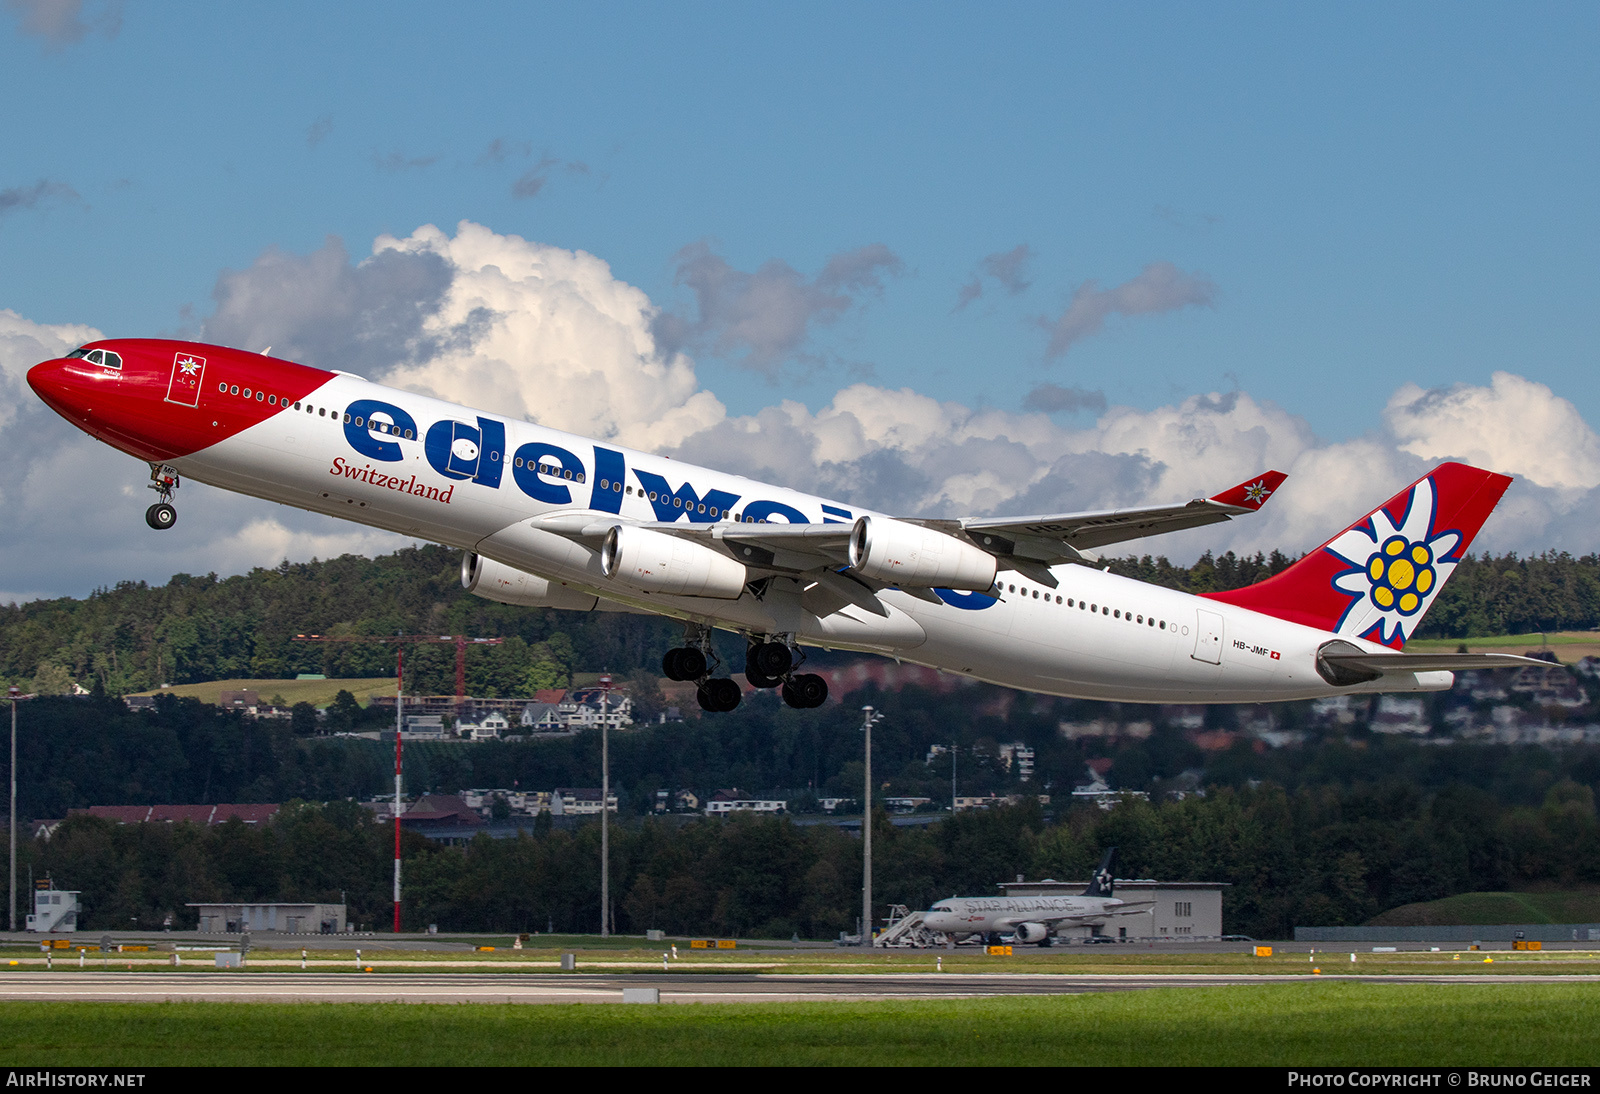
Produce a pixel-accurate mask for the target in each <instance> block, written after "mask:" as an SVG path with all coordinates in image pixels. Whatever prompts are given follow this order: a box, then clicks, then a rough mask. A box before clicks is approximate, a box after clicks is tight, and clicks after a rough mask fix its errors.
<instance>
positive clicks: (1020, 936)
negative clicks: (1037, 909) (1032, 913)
mask: <svg viewBox="0 0 1600 1094" xmlns="http://www.w3.org/2000/svg"><path fill="white" fill-rule="evenodd" d="M1011 933H1012V934H1014V935H1015V936H1016V939H1017V941H1018V942H1020V943H1022V944H1023V945H1024V946H1031V945H1033V944H1034V943H1036V942H1043V941H1044V940H1045V939H1046V938H1049V937H1050V928H1048V927H1046V926H1045V925H1044V924H1043V923H1018V924H1017V925H1016V926H1015V927H1013V928H1012V929H1011Z"/></svg>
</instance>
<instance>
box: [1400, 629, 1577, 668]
mask: <svg viewBox="0 0 1600 1094" xmlns="http://www.w3.org/2000/svg"><path fill="white" fill-rule="evenodd" d="M1461 646H1466V647H1467V649H1468V650H1469V651H1470V652H1472V653H1522V652H1523V651H1525V650H1537V649H1548V650H1551V651H1553V652H1554V653H1555V655H1556V657H1557V658H1558V659H1559V660H1560V661H1561V663H1562V664H1564V665H1571V664H1574V663H1576V662H1577V661H1580V660H1582V659H1583V658H1585V657H1600V631H1550V632H1549V633H1547V634H1500V635H1492V636H1488V637H1482V638H1414V639H1412V640H1411V641H1410V642H1407V643H1406V649H1407V650H1410V651H1411V652H1413V653H1420V652H1423V651H1426V650H1443V651H1446V652H1450V653H1454V652H1455V651H1456V650H1457V649H1458V648H1460V647H1461Z"/></svg>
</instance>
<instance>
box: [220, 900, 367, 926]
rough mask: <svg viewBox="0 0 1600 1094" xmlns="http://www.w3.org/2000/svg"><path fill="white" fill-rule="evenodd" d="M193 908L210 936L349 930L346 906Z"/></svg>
mask: <svg viewBox="0 0 1600 1094" xmlns="http://www.w3.org/2000/svg"><path fill="white" fill-rule="evenodd" d="M189 907H191V908H194V909H195V910H196V911H197V912H198V913H199V917H200V930H201V931H202V932H205V933H207V934H238V933H240V932H241V931H282V932H283V933H285V934H342V933H343V932H344V930H345V906H344V905H343V904H294V903H289V902H286V901H263V902H260V903H254V904H250V903H242V904H241V903H236V904H190V905H189Z"/></svg>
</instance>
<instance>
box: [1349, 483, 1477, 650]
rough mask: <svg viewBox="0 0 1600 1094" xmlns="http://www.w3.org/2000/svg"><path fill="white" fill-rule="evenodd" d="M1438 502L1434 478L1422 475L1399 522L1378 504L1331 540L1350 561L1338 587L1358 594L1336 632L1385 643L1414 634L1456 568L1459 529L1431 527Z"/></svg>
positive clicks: (1389, 643)
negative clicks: (1362, 519)
mask: <svg viewBox="0 0 1600 1094" xmlns="http://www.w3.org/2000/svg"><path fill="white" fill-rule="evenodd" d="M1437 503H1438V498H1437V495H1436V494H1435V492H1434V487H1433V480H1432V479H1431V478H1427V479H1423V480H1422V481H1421V482H1419V483H1417V485H1416V486H1415V487H1413V488H1412V490H1411V497H1410V498H1409V499H1408V501H1407V504H1406V513H1405V517H1404V519H1402V520H1401V521H1400V523H1399V524H1398V525H1396V524H1394V523H1393V522H1392V521H1391V520H1390V519H1389V515H1388V513H1386V512H1385V511H1383V510H1382V509H1380V510H1378V511H1377V512H1376V513H1374V514H1372V517H1371V518H1370V520H1369V521H1368V522H1367V524H1364V525H1357V526H1356V527H1354V528H1352V529H1350V530H1349V531H1347V532H1345V533H1344V534H1343V535H1341V536H1339V537H1338V538H1337V539H1335V540H1334V541H1333V542H1332V543H1330V544H1328V548H1327V549H1328V550H1329V551H1331V552H1333V553H1334V554H1335V555H1337V556H1338V557H1339V558H1341V559H1343V560H1344V561H1345V562H1347V563H1349V564H1350V566H1351V567H1352V569H1349V570H1346V571H1344V572H1343V573H1341V574H1339V576H1337V577H1335V578H1334V579H1333V587H1334V588H1336V589H1338V590H1339V591H1340V592H1343V593H1347V594H1354V597H1355V599H1353V600H1352V601H1351V602H1350V606H1349V607H1348V608H1346V609H1345V613H1344V616H1343V618H1341V619H1340V620H1339V626H1338V627H1337V628H1336V629H1337V631H1338V633H1340V634H1354V635H1358V636H1360V637H1363V638H1371V639H1373V640H1375V641H1378V642H1383V643H1385V644H1386V645H1397V644H1403V643H1404V642H1405V640H1406V639H1407V638H1408V637H1410V632H1411V628H1412V627H1414V626H1415V625H1416V621H1417V620H1418V619H1420V618H1421V616H1422V613H1423V612H1425V611H1427V609H1428V605H1429V604H1431V603H1432V602H1433V598H1434V596H1435V595H1436V594H1437V593H1438V591H1439V588H1440V586H1442V585H1443V584H1444V583H1445V579H1446V578H1448V577H1449V576H1450V573H1451V571H1452V570H1454V569H1455V568H1456V560H1455V559H1453V558H1452V557H1451V552H1452V551H1454V550H1455V549H1456V547H1457V545H1458V544H1460V542H1461V533H1459V532H1456V531H1441V532H1435V531H1434V530H1433V519H1434V511H1435V508H1436V506H1437ZM1374 632H1376V633H1374Z"/></svg>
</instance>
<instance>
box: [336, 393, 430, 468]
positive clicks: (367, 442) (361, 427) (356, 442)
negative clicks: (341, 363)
mask: <svg viewBox="0 0 1600 1094" xmlns="http://www.w3.org/2000/svg"><path fill="white" fill-rule="evenodd" d="M374 414H385V415H387V416H388V418H389V421H390V423H392V424H393V426H394V429H393V431H392V432H393V434H394V435H395V436H404V437H410V436H415V435H416V429H417V423H416V420H415V419H414V418H412V417H411V415H409V414H407V413H406V412H405V411H403V410H401V409H400V408H399V407H397V406H395V405H394V404H393V403H385V402H382V401H380V400H378V399H357V400H356V401H355V402H353V403H351V404H350V405H349V406H347V407H345V411H344V416H345V418H346V421H345V423H344V439H345V440H346V441H349V442H350V447H351V448H353V449H355V450H356V451H357V452H359V453H361V454H362V455H363V456H365V457H367V459H369V460H385V461H387V462H389V463H396V462H398V461H399V460H401V459H403V458H404V456H403V455H402V453H401V451H400V446H399V444H397V443H396V442H394V441H385V440H379V439H378V438H377V437H375V436H373V435H372V433H373V430H374V429H376V430H378V432H379V433H381V434H382V435H384V436H389V435H390V433H391V430H390V429H389V426H388V425H385V424H384V423H382V422H375V421H373V420H372V416H373V415H374Z"/></svg>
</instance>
